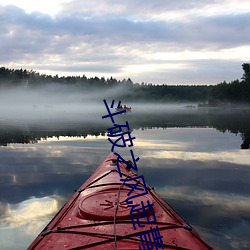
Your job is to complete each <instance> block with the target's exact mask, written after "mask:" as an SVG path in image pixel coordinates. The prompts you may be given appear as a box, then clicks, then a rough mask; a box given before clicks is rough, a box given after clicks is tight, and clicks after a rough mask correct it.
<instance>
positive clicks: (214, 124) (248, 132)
mask: <svg viewBox="0 0 250 250" xmlns="http://www.w3.org/2000/svg"><path fill="white" fill-rule="evenodd" d="M249 113H250V110H245V111H244V110H237V111H236V110H213V111H211V110H191V111H186V112H184V111H183V112H179V113H178V112H171V111H169V112H166V111H163V112H148V113H132V114H129V115H126V116H122V115H121V116H119V117H117V120H116V123H117V124H125V122H126V121H128V122H129V126H130V128H131V130H133V129H152V128H163V129H164V128H171V127H172V128H173V127H179V128H181V127H183V128H184V127H210V128H215V129H217V130H219V131H221V132H223V133H224V132H226V131H228V132H231V133H234V134H240V135H241V137H242V140H243V142H242V145H241V148H242V149H248V148H249V145H250V115H249ZM100 121H101V117H100ZM49 126H50V127H49V128H48V127H47V128H46V129H41V128H39V126H28V127H29V129H28V131H29V132H27V126H26V129H22V128H21V127H19V128H16V129H14V128H13V127H12V129H9V128H8V126H5V127H3V126H1V127H0V145H1V146H7V145H8V144H10V143H37V142H38V141H39V140H41V139H47V138H52V137H58V138H59V136H69V137H84V138H85V137H86V136H88V135H94V136H99V135H105V133H106V132H107V128H109V127H111V126H112V123H110V124H109V125H107V123H104V122H103V123H102V122H100V123H90V122H89V123H86V122H85V123H80V122H79V123H78V124H76V123H74V124H73V123H72V124H67V125H63V124H54V125H53V124H50V125H49Z"/></svg>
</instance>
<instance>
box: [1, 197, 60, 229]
mask: <svg viewBox="0 0 250 250" xmlns="http://www.w3.org/2000/svg"><path fill="white" fill-rule="evenodd" d="M58 209H59V208H58V201H57V200H56V198H55V197H43V198H31V199H29V200H26V201H23V202H21V203H19V204H15V205H12V204H8V205H7V206H6V210H5V216H4V217H2V218H1V219H0V223H1V224H5V225H8V226H9V227H11V228H15V227H20V226H22V225H24V224H26V226H27V227H26V230H25V231H26V233H31V234H33V230H30V229H31V228H32V227H33V225H35V224H36V223H37V222H39V221H41V220H42V219H43V218H47V217H50V216H51V215H53V214H55V213H56V212H57V211H58Z"/></svg>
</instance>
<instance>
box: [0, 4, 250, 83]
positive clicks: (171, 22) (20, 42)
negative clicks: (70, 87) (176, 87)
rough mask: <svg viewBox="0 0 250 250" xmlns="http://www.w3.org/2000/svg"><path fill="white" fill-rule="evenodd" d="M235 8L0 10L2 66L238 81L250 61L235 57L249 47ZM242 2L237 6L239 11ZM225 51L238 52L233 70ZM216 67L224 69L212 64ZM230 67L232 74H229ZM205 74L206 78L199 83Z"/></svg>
mask: <svg viewBox="0 0 250 250" xmlns="http://www.w3.org/2000/svg"><path fill="white" fill-rule="evenodd" d="M226 2H227V3H226ZM233 4H234V1H233V0H231V1H223V0H221V1H219V2H215V1H212V2H211V1H202V2H200V1H196V0H193V1H188V3H187V1H178V2H170V3H169V2H168V3H167V4H166V2H165V1H161V0H157V1H145V3H143V5H141V2H139V1H132V0H129V1H126V3H124V2H117V1H113V0H106V1H102V2H101V3H100V2H99V1H96V0H93V1H84V2H82V1H78V0H75V1H70V2H66V3H65V5H64V9H62V11H61V12H58V14H57V15H55V16H50V15H49V14H46V13H41V12H38V11H36V12H31V13H28V12H26V11H25V10H23V9H21V8H19V7H16V6H11V5H6V6H1V5H0V30H1V32H0V39H1V45H0V53H1V55H2V56H1V59H0V63H1V64H3V65H4V66H9V67H15V68H16V67H20V66H22V67H25V68H33V69H35V70H41V71H42V72H48V71H49V72H58V71H59V72H58V73H60V72H62V74H61V75H63V74H65V72H66V73H68V74H69V73H73V74H77V73H79V74H84V73H89V74H91V75H92V76H93V75H98V76H102V75H104V76H111V75H113V76H114V77H118V78H119V79H121V78H128V77H131V78H132V79H133V78H135V81H139V82H140V81H151V82H153V83H159V82H161V83H163V80H167V81H169V83H176V82H177V81H179V82H184V83H185V82H186V83H190V82H192V81H195V83H199V82H200V83H211V82H212V83H216V81H217V82H220V81H223V80H234V79H236V78H239V77H240V76H241V75H239V74H240V65H241V63H242V62H243V61H244V60H245V61H246V60H249V59H250V58H249V57H247V56H246V55H245V56H244V58H242V57H241V54H242V53H241V52H239V51H240V48H242V47H244V46H245V47H246V48H248V46H249V40H250V31H249V25H248V23H249V22H250V13H249V12H247V11H246V10H245V11H244V9H243V8H240V7H236V10H237V11H238V12H237V11H236V10H235V11H233V8H232V6H235V5H233ZM246 4H247V3H246V1H243V7H246ZM111 6H112V7H111ZM222 6H224V8H225V10H226V11H223V10H222ZM219 10H220V11H219ZM216 11H217V12H216ZM213 12H214V13H215V14H213ZM227 49H232V50H234V51H236V52H235V53H234V58H233V64H234V65H236V64H237V65H239V69H236V67H234V69H235V70H233V71H231V68H230V67H231V66H232V61H231V62H230V61H229V60H232V58H229V56H228V54H229V52H228V51H226V50H227ZM186 52H188V53H186ZM215 53H217V55H216V58H213V56H214V54H215ZM159 55H161V58H160V59H159ZM193 55H195V57H196V58H193V57H194V56H193ZM176 58H177V60H176ZM211 59H212V60H214V61H211ZM204 63H205V64H207V65H209V67H203V65H204ZM214 63H215V64H214ZM220 63H222V64H223V65H225V66H224V67H220V68H218V67H212V66H211V65H216V64H217V65H218V64H220ZM194 68H195V69H197V71H196V70H195V71H194V70H193V69H194ZM211 68H212V71H211ZM135 69H136V70H135ZM224 69H225V70H224ZM229 69H230V72H234V73H233V74H232V73H231V75H230V73H228V72H229ZM203 70H204V71H205V72H207V73H205V75H203V76H204V77H203V78H201V77H200V76H201V74H199V72H200V71H203ZM213 71H217V72H213ZM225 72H226V73H228V74H229V75H227V74H225ZM211 73H212V74H211ZM164 82H165V83H166V81H164Z"/></svg>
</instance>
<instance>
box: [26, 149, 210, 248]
mask: <svg viewBox="0 0 250 250" xmlns="http://www.w3.org/2000/svg"><path fill="white" fill-rule="evenodd" d="M116 159H117V156H116V155H115V154H113V153H110V154H109V155H108V156H107V157H106V159H105V160H104V161H103V162H102V163H101V164H100V165H99V167H98V168H97V169H96V171H95V172H94V173H93V174H92V176H91V177H90V178H89V179H88V180H87V181H86V182H85V183H84V184H83V185H82V186H81V187H80V188H79V189H78V190H77V191H76V192H75V193H74V195H73V196H72V197H71V199H70V200H69V201H68V202H67V203H66V204H65V205H64V206H63V208H62V209H61V210H60V211H59V212H58V213H57V214H56V216H55V217H54V218H53V219H52V220H51V222H50V223H49V224H48V225H47V226H46V227H45V228H44V230H43V231H42V232H41V233H40V234H39V235H38V236H37V238H36V239H35V240H34V242H33V243H32V244H31V245H30V246H29V248H28V250H31V249H60V250H61V249H123V250H125V249H129V250H133V249H158V247H159V245H158V246H157V242H156V241H154V243H155V244H153V245H152V243H151V241H150V240H149V238H147V241H148V242H146V241H145V239H146V238H145V237H144V238H143V236H142V235H146V232H152V227H157V229H158V230H159V233H160V235H161V237H159V238H158V242H159V239H160V238H161V240H162V247H164V249H192V250H196V249H197V250H198V249H212V248H211V247H210V246H209V245H208V244H207V243H206V242H205V241H204V240H203V239H202V238H201V237H200V235H199V234H198V233H197V232H196V231H195V230H194V229H193V228H192V227H191V226H190V225H189V224H188V223H187V222H186V221H185V220H184V219H183V218H181V217H180V216H179V215H178V214H177V213H176V212H175V211H174V210H173V208H172V207H171V206H170V205H169V204H167V203H166V202H165V201H164V200H163V199H162V198H161V197H160V196H159V195H158V194H157V193H156V192H155V191H154V190H153V188H151V187H150V186H149V185H147V184H146V187H145V190H147V194H145V195H141V194H140V192H141V190H142V189H143V184H142V183H139V182H138V178H139V177H138V176H137V174H136V173H134V172H133V171H132V170H131V169H130V168H129V167H128V166H127V165H125V164H124V163H123V162H119V168H120V173H121V175H122V177H120V174H119V172H118V170H117V164H116ZM121 178H122V179H123V181H122V180H120V179H121ZM129 180H130V181H129ZM129 194H130V196H129ZM136 196H137V197H136ZM133 197H134V198H133ZM141 204H144V205H145V204H148V206H146V205H145V206H144V209H141V210H143V211H141V212H138V211H139V209H137V210H136V209H134V208H135V207H136V208H138V207H140V205H141ZM150 204H151V205H150ZM152 204H153V205H152ZM133 209H134V210H135V211H136V212H137V213H132V212H131V210H132V211H133ZM143 212H144V213H143ZM145 213H146V214H145ZM136 222H137V224H136ZM135 228H136V229H135ZM152 235H153V233H152ZM151 238H157V237H156V236H155V237H154V235H153V237H151ZM142 239H143V240H144V242H143V243H142ZM143 244H146V245H147V247H149V245H151V248H145V246H144V245H143ZM142 246H143V248H142ZM152 246H153V248H152ZM162 247H159V248H160V249H163V248H162Z"/></svg>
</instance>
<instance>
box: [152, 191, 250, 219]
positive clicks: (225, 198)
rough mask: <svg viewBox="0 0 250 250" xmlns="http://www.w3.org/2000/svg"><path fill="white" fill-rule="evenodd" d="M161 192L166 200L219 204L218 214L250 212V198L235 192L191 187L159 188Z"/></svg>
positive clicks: (203, 204) (206, 204)
mask: <svg viewBox="0 0 250 250" xmlns="http://www.w3.org/2000/svg"><path fill="white" fill-rule="evenodd" d="M157 193H159V194H160V195H161V196H162V197H163V198H165V199H166V200H168V199H169V198H170V199H175V200H180V201H184V202H186V203H194V204H199V205H200V206H211V207H212V206H217V207H220V209H219V210H218V211H217V214H216V216H217V215H218V214H225V215H228V214H235V215H236V214H237V215H240V214H247V215H248V214H249V211H250V198H249V197H245V196H240V195H235V194H225V193H219V192H209V191H202V190H201V189H197V191H195V190H194V189H192V188H189V187H163V188H157Z"/></svg>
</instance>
